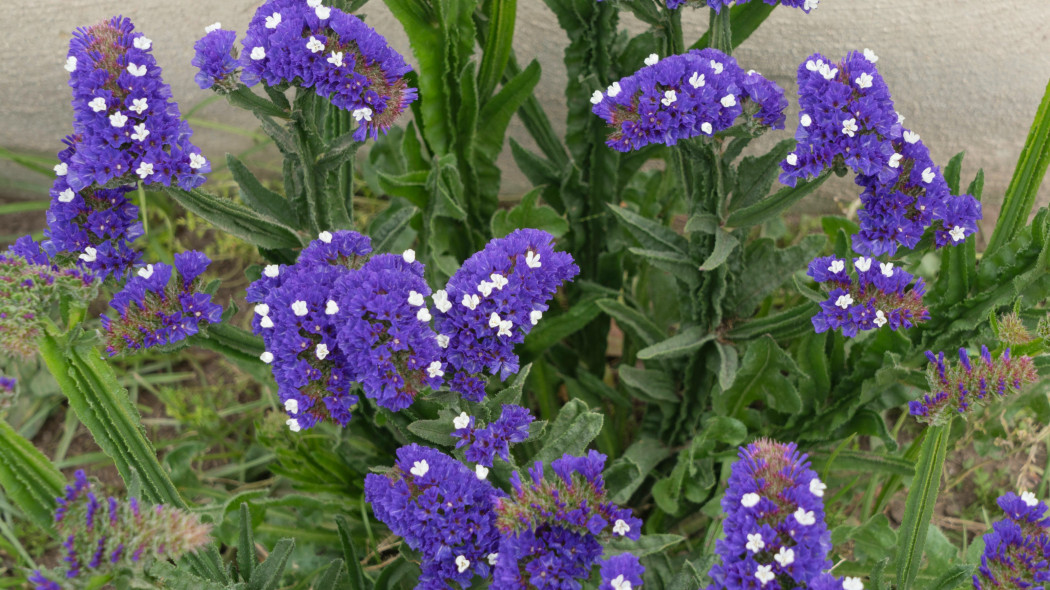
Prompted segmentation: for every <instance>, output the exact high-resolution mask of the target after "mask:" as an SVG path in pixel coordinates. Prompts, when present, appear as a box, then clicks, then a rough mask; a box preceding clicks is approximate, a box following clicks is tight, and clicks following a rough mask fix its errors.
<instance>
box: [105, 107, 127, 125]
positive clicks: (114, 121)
mask: <svg viewBox="0 0 1050 590" xmlns="http://www.w3.org/2000/svg"><path fill="white" fill-rule="evenodd" d="M127 122H128V117H127V115H125V114H124V113H122V112H120V111H117V112H115V113H113V114H112V115H110V116H109V124H110V125H112V126H114V127H117V128H120V127H123V126H124V123H127Z"/></svg>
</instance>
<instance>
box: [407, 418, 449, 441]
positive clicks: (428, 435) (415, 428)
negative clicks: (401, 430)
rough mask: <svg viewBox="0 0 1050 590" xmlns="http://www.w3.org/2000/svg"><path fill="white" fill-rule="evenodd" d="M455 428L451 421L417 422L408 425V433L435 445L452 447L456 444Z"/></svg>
mask: <svg viewBox="0 0 1050 590" xmlns="http://www.w3.org/2000/svg"><path fill="white" fill-rule="evenodd" d="M453 430H455V427H454V426H453V425H452V421H451V420H416V421H415V422H412V423H411V424H409V425H408V431H409V432H411V433H412V434H414V435H416V436H418V437H419V438H421V439H423V440H425V441H427V442H429V443H431V444H435V445H441V446H443V447H451V446H453V445H454V444H456V439H454V438H452V431H453Z"/></svg>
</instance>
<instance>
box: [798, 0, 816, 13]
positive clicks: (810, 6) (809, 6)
mask: <svg viewBox="0 0 1050 590" xmlns="http://www.w3.org/2000/svg"><path fill="white" fill-rule="evenodd" d="M819 5H820V0H806V1H805V2H804V3H803V4H802V10H804V11H806V12H812V11H814V10H816V9H817V6H819Z"/></svg>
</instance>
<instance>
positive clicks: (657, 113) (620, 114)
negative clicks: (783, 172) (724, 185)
mask: <svg viewBox="0 0 1050 590" xmlns="http://www.w3.org/2000/svg"><path fill="white" fill-rule="evenodd" d="M645 63H646V66H645V67H643V68H642V69H640V70H638V71H637V72H635V73H634V74H631V75H630V76H627V77H625V78H621V79H620V81H619V82H614V83H613V84H612V85H611V86H609V87H608V88H607V89H606V91H605V92H604V93H603V92H602V91H600V90H596V91H595V92H594V95H593V96H592V97H591V103H592V104H594V107H592V109H591V110H592V111H593V112H594V114H596V115H598V116H599V117H601V118H602V119H604V120H605V121H606V123H608V124H609V127H610V128H611V130H612V131H611V133H610V134H609V138H608V140H607V141H606V144H607V145H608V146H609V147H611V148H613V149H615V150H618V151H621V152H628V151H631V150H637V149H640V148H642V147H644V146H646V145H649V144H664V145H675V144H676V143H678V141H679V140H682V139H688V138H690V137H697V136H701V135H702V136H708V137H709V136H711V135H714V134H715V133H718V132H719V131H723V130H725V129H727V128H729V127H731V126H732V125H733V124H734V122H735V121H736V120H737V118H738V117H740V115H742V114H743V115H749V116H750V117H753V118H754V119H756V120H757V121H758V122H759V123H760V124H762V125H767V126H770V127H773V128H776V129H783V127H784V109H785V108H787V99H786V98H784V91H783V90H782V89H781V88H780V87H779V86H777V85H776V84H775V83H773V82H772V81H770V80H768V79H766V78H764V77H762V76H761V75H759V74H757V73H755V72H754V71H751V72H744V70H743V69H741V68H740V66H738V65H737V63H736V60H735V59H733V58H732V57H730V56H728V55H726V54H724V53H722V52H720V51H718V50H715V49H702V50H692V51H689V52H688V53H684V54H681V55H672V56H669V57H667V58H665V59H662V60H661V59H659V58H658V56H657V55H656V54H652V55H650V56H649V58H648V59H646V60H645Z"/></svg>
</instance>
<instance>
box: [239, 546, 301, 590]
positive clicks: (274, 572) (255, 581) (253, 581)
mask: <svg viewBox="0 0 1050 590" xmlns="http://www.w3.org/2000/svg"><path fill="white" fill-rule="evenodd" d="M293 547H295V539H281V540H280V541H277V545H275V546H274V548H273V551H271V552H270V556H269V557H267V558H266V561H264V562H262V563H260V564H259V567H257V568H255V571H254V572H252V577H251V578H250V579H249V580H248V586H247V590H274V589H275V588H277V587H279V585H280V583H281V575H282V574H283V573H284V568H285V567H286V566H287V565H288V557H289V556H290V555H291V554H292V548H293Z"/></svg>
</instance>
